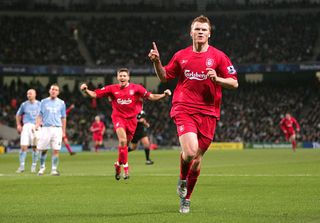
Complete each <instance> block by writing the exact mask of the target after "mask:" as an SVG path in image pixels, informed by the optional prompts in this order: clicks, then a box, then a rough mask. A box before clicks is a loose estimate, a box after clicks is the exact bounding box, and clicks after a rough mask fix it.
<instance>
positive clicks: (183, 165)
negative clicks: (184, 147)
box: [180, 153, 192, 180]
mask: <svg viewBox="0 0 320 223" xmlns="http://www.w3.org/2000/svg"><path fill="white" fill-rule="evenodd" d="M191 163H192V162H186V161H184V160H183V159H182V153H181V154H180V180H185V179H186V178H187V175H188V172H189V169H190V166H191Z"/></svg>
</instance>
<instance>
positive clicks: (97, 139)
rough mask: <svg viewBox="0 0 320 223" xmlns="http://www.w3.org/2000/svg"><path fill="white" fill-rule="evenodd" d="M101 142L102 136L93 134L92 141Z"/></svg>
mask: <svg viewBox="0 0 320 223" xmlns="http://www.w3.org/2000/svg"><path fill="white" fill-rule="evenodd" d="M102 140H103V136H102V135H101V134H93V141H95V142H97V141H98V142H100V141H102Z"/></svg>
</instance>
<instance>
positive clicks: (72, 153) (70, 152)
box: [62, 136, 76, 156]
mask: <svg viewBox="0 0 320 223" xmlns="http://www.w3.org/2000/svg"><path fill="white" fill-rule="evenodd" d="M62 140H63V143H64V145H65V146H66V148H67V150H68V152H69V154H70V155H71V156H72V155H75V154H76V153H75V152H73V151H72V148H71V146H70V144H69V140H68V138H67V136H64V137H63V139H62Z"/></svg>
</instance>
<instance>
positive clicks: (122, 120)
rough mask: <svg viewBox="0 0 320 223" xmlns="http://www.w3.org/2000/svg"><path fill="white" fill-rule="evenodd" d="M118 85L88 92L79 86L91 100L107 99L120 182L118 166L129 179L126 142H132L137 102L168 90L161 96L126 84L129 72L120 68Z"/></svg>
mask: <svg viewBox="0 0 320 223" xmlns="http://www.w3.org/2000/svg"><path fill="white" fill-rule="evenodd" d="M117 80H118V84H111V85H107V86H104V87H103V88H101V89H96V90H94V91H91V90H89V89H88V86H87V85H86V84H82V85H81V86H80V90H81V91H83V92H84V93H86V94H87V95H89V96H90V97H92V98H102V97H105V98H106V100H108V98H109V99H111V106H112V115H111V119H112V123H113V126H114V130H115V132H116V134H117V137H118V140H119V145H118V152H119V154H118V161H117V162H115V164H114V166H115V172H116V173H115V178H116V180H119V179H120V174H121V166H123V170H124V175H123V177H124V179H128V178H129V164H128V143H129V142H130V141H131V140H132V138H133V135H134V132H135V130H136V127H137V122H138V121H137V115H138V113H139V112H140V111H141V99H144V98H145V99H148V100H151V101H157V100H160V99H162V98H165V97H166V96H169V95H171V91H170V90H165V91H164V92H163V94H153V93H151V92H149V91H147V90H146V89H145V88H144V87H143V86H141V85H140V84H133V83H130V82H129V80H130V72H129V70H128V69H127V68H121V69H119V70H118V72H117Z"/></svg>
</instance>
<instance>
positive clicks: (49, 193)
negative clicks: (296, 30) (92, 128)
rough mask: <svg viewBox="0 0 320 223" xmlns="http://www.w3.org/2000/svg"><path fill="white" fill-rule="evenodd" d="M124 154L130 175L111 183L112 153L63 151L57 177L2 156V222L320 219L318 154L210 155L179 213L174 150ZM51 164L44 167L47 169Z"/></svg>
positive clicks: (15, 157) (250, 152)
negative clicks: (147, 156)
mask: <svg viewBox="0 0 320 223" xmlns="http://www.w3.org/2000/svg"><path fill="white" fill-rule="evenodd" d="M151 155H152V158H153V160H154V161H155V164H154V165H153V166H146V165H145V164H144V153H143V152H142V151H136V152H131V153H129V164H130V167H131V171H130V173H131V178H130V179H129V180H128V181H124V180H123V179H121V180H120V181H116V180H115V179H114V169H113V162H114V161H115V159H116V156H117V153H116V152H101V153H98V154H95V153H78V154H77V155H76V156H69V155H67V154H62V155H61V159H60V166H59V169H60V172H61V176H59V177H53V176H50V175H49V172H50V167H51V163H50V162H51V161H50V160H51V159H50V157H51V156H50V155H49V156H48V159H47V174H46V175H44V176H41V177H39V176H36V175H34V174H31V173H30V162H31V153H28V158H27V166H26V167H27V169H26V172H25V173H23V174H16V173H15V170H16V169H17V167H18V154H3V155H0V222H1V223H7V222H19V223H20V222H30V223H37V222H39V223H40V222H41V223H44V222H54V223H61V222H77V223H78V222H94V223H99V222H108V223H109V222H117V223H121V222H137V223H140V222H148V223H150V222H157V223H158V222H166V223H168V222H184V223H186V222H196V223H202V222H210V223H212V222H230V223H231V222H232V223H233V222H244V223H250V222H257V223H261V222H268V223H269V222H270V223H274V222H285V223H287V222H310V223H311V222H314V223H315V222H320V150H302V149H300V150H298V151H297V152H296V153H294V152H292V151H291V150H290V149H287V150H280V149H267V150H244V151H208V152H207V153H206V155H205V157H204V161H203V164H202V170H201V175H200V178H199V180H198V184H197V187H196V189H195V191H194V193H193V196H192V199H191V212H190V213H189V214H187V215H182V214H180V213H179V212H178V206H179V199H178V196H177V195H176V184H177V180H178V174H179V151H173V150H159V151H152V153H151ZM48 167H49V168H48Z"/></svg>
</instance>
